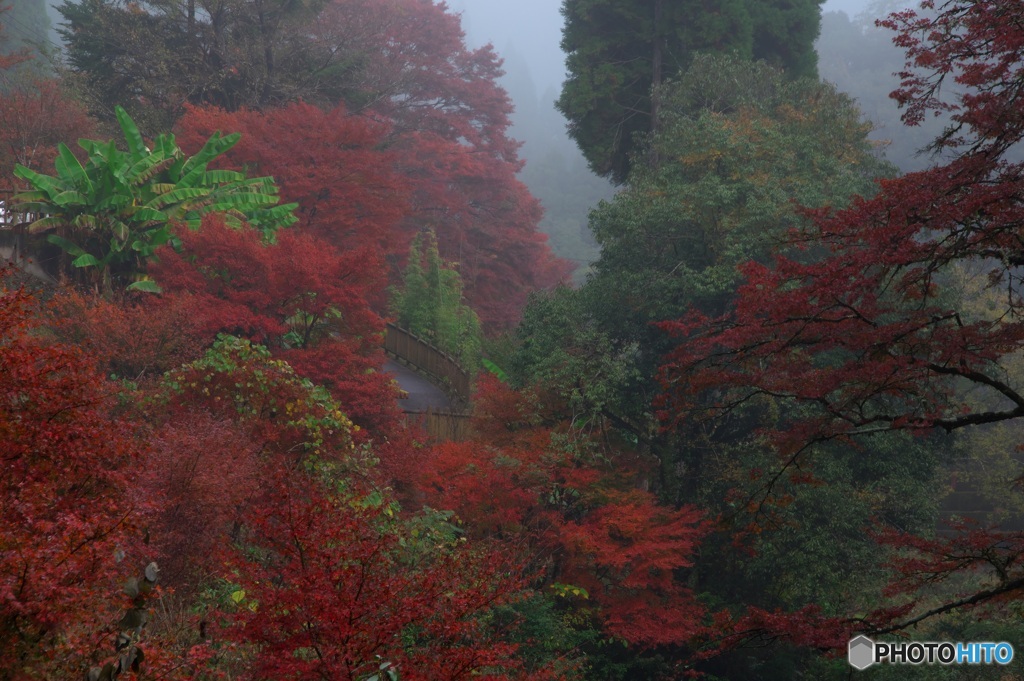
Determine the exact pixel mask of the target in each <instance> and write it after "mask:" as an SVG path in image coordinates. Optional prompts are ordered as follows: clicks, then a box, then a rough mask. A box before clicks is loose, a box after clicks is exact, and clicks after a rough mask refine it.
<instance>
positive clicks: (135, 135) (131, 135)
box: [114, 106, 147, 160]
mask: <svg viewBox="0 0 1024 681" xmlns="http://www.w3.org/2000/svg"><path fill="white" fill-rule="evenodd" d="M114 113H115V114H116V115H117V122H118V123H120V124H121V131H122V132H123V133H124V140H125V142H127V143H128V152H129V153H130V154H131V155H132V159H133V160H136V159H142V158H145V157H146V155H147V149H146V142H145V140H143V139H142V133H140V132H139V126H137V125H135V121H133V120H132V119H131V117H130V116H129V115H128V112H127V111H125V110H124V108H123V107H120V106H117V107H114Z"/></svg>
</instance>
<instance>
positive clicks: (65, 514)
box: [0, 288, 141, 679]
mask: <svg viewBox="0 0 1024 681" xmlns="http://www.w3.org/2000/svg"><path fill="white" fill-rule="evenodd" d="M40 329H41V324H40V322H39V319H38V318H37V317H36V316H35V314H34V313H33V312H32V310H31V302H30V300H29V298H28V297H27V296H26V294H24V292H22V291H21V290H10V289H6V288H0V396H2V397H0V678H5V679H6V678H11V679H13V678H15V677H16V678H58V677H60V678H72V677H75V676H78V675H80V674H81V673H82V670H83V665H84V664H85V663H86V661H88V660H89V659H90V656H91V655H92V653H93V652H94V651H98V650H101V649H102V650H105V649H106V648H107V647H108V646H109V641H108V640H106V639H105V638H104V636H105V633H104V632H105V631H106V630H107V627H108V625H109V624H110V623H111V622H114V621H116V620H117V616H118V615H117V613H118V609H119V608H120V606H121V600H122V599H121V597H120V590H121V586H122V585H121V577H122V576H123V574H122V573H123V571H124V569H123V568H124V565H127V564H130V563H131V561H125V562H124V563H122V564H121V565H119V564H118V556H119V555H121V556H123V555H124V552H125V551H131V548H132V546H133V544H134V543H135V540H136V539H137V537H136V536H135V534H134V532H133V528H134V527H135V526H136V522H137V521H138V520H139V516H140V510H141V507H140V506H137V505H135V504H133V503H132V499H131V497H130V495H129V492H128V490H129V487H130V479H129V478H130V474H131V472H132V470H133V468H134V466H135V465H137V463H138V462H139V460H140V452H139V447H138V444H137V443H136V442H135V441H134V439H133V431H134V429H135V426H134V425H133V424H132V423H131V422H130V421H127V420H125V419H122V418H117V417H115V416H114V415H113V413H112V411H113V407H114V400H113V397H114V393H115V391H114V389H113V386H112V385H110V384H108V383H107V382H106V381H105V380H104V379H103V378H102V376H101V375H100V374H98V373H97V372H96V371H95V370H94V368H93V365H92V361H91V360H90V358H88V357H87V356H86V355H85V354H84V353H83V352H82V351H81V350H79V349H76V348H74V347H70V346H66V345H61V344H56V343H52V342H47V340H46V338H45V335H44V334H42V333H40Z"/></svg>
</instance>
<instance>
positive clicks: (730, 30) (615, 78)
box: [558, 0, 822, 184]
mask: <svg viewBox="0 0 1024 681" xmlns="http://www.w3.org/2000/svg"><path fill="white" fill-rule="evenodd" d="M821 2H822V0H796V1H793V0H725V1H723V2H715V3H711V4H710V5H709V4H708V3H705V2H700V1H698V0H564V2H563V3H562V15H563V16H564V17H565V27H564V29H563V32H562V49H563V50H564V51H565V52H566V54H567V57H566V66H567V68H568V71H569V74H568V78H567V79H566V81H565V83H564V84H563V85H562V94H561V97H560V98H559V100H558V108H559V110H560V111H561V112H562V113H563V114H564V115H565V117H566V118H567V119H568V120H569V135H570V136H571V137H572V138H573V139H574V140H575V141H576V144H577V145H578V146H579V147H580V149H581V150H582V151H583V155H584V156H586V158H587V161H589V163H590V167H591V169H592V170H593V171H594V172H595V173H597V174H598V175H601V176H603V177H607V178H609V179H611V180H612V181H613V182H615V183H616V184H622V183H624V182H625V181H626V178H627V177H628V176H629V169H630V167H631V166H632V165H633V163H634V156H635V155H636V154H638V153H643V145H642V143H641V142H640V141H639V139H638V136H642V135H644V134H648V133H651V132H654V131H655V126H656V125H657V121H658V120H659V117H658V109H659V101H658V98H657V94H656V93H657V89H658V87H659V86H660V85H661V84H662V83H664V82H666V81H668V80H671V79H672V78H673V77H674V76H675V75H676V74H678V73H681V72H683V71H685V70H686V69H687V68H688V67H689V65H690V60H691V59H692V58H693V55H695V54H697V53H699V52H716V53H727V54H735V55H737V56H739V57H741V58H745V59H763V60H765V61H767V62H768V63H770V64H772V65H775V66H779V67H782V68H785V69H786V70H787V71H788V72H789V73H790V74H791V75H792V76H794V77H798V76H808V77H814V76H815V75H816V73H817V70H816V63H817V57H816V56H815V52H814V40H815V39H816V38H817V37H818V28H819V16H820V11H819V5H820V4H821ZM652 93H653V96H652Z"/></svg>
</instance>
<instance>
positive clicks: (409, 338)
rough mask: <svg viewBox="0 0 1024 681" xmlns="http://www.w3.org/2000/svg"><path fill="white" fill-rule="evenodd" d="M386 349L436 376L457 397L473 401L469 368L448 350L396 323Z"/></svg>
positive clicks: (388, 332)
mask: <svg viewBox="0 0 1024 681" xmlns="http://www.w3.org/2000/svg"><path fill="white" fill-rule="evenodd" d="M384 350H385V351H386V352H387V353H388V354H389V355H392V356H394V357H396V358H397V359H399V360H401V361H403V362H405V363H406V364H408V365H410V366H412V367H413V368H414V369H416V370H418V371H419V372H421V373H424V374H426V375H427V376H429V377H430V378H432V379H434V381H435V382H436V383H437V384H438V385H439V386H440V387H441V388H443V389H444V390H445V391H446V392H447V393H449V394H450V395H451V396H452V397H453V398H454V399H455V400H456V401H458V402H462V403H464V404H468V403H469V397H470V394H471V392H472V381H471V379H470V375H469V372H467V371H466V370H465V369H463V368H462V365H461V364H459V361H458V360H457V359H455V358H454V357H452V356H451V355H449V354H448V353H446V352H443V351H441V350H439V349H437V348H435V347H434V346H433V345H431V344H430V343H428V342H427V341H425V340H423V339H422V338H420V337H419V336H415V335H413V334H411V333H409V332H408V331H406V330H405V329H403V328H401V327H399V326H395V325H394V324H388V328H387V335H386V336H385V339H384Z"/></svg>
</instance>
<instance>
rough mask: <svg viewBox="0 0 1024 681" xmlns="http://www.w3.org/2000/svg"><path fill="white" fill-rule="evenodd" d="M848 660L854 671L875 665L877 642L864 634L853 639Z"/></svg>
mask: <svg viewBox="0 0 1024 681" xmlns="http://www.w3.org/2000/svg"><path fill="white" fill-rule="evenodd" d="M847 659H849V661H850V666H851V667H853V668H854V669H867V668H868V667H870V666H871V665H873V664H874V663H875V642H874V641H872V640H871V639H870V638H868V637H867V636H864V635H863V634H861V635H860V636H858V637H857V638H855V639H852V640H851V641H850V645H849V652H848V658H847Z"/></svg>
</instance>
